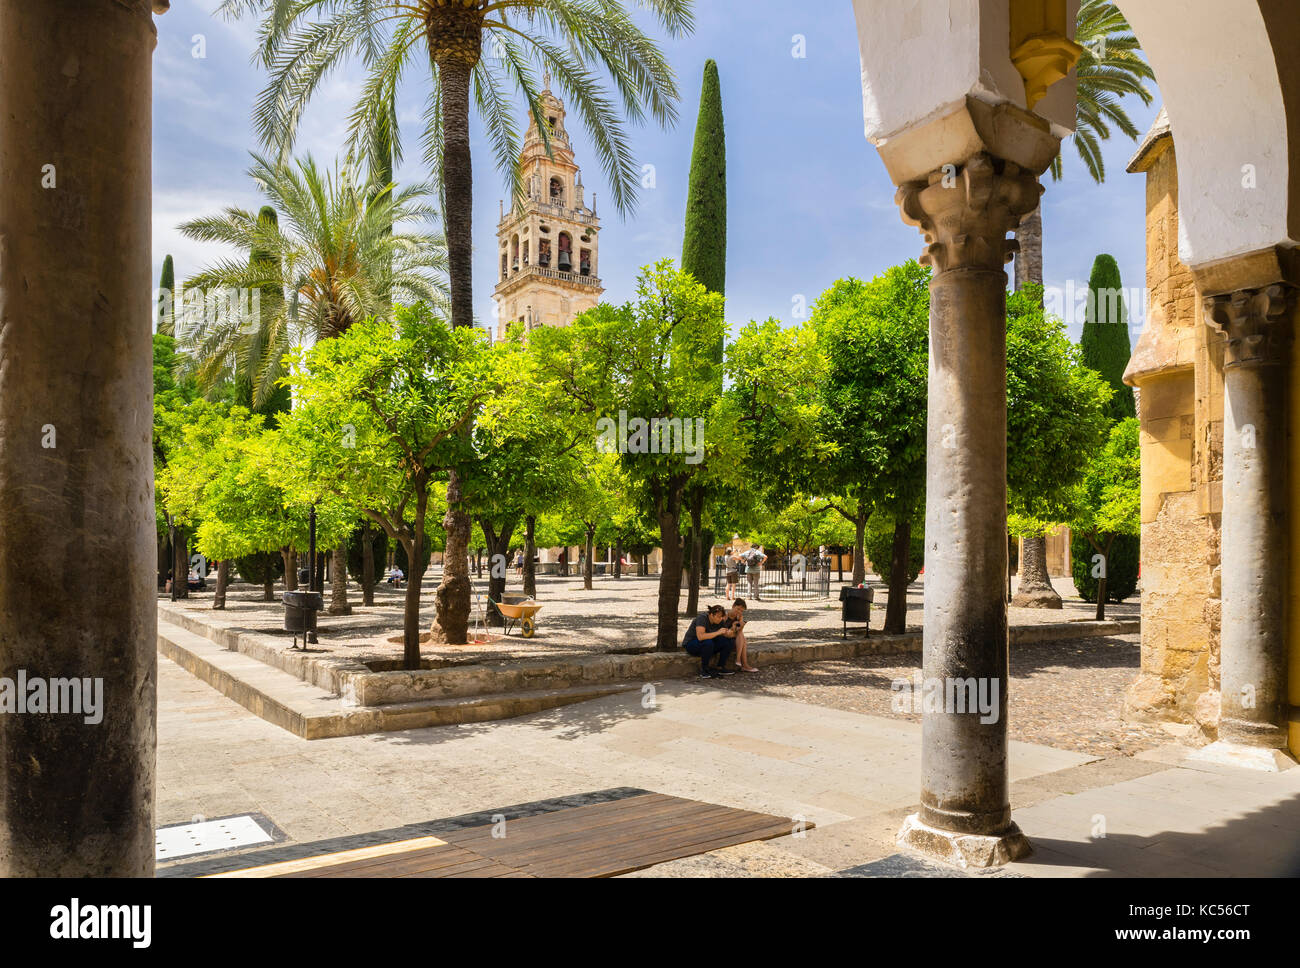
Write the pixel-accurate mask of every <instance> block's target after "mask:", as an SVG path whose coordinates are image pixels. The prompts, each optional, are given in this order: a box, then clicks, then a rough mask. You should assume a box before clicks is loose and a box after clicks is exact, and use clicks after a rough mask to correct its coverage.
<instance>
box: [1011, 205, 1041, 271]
mask: <svg viewBox="0 0 1300 968" xmlns="http://www.w3.org/2000/svg"><path fill="white" fill-rule="evenodd" d="M1016 241H1017V242H1019V243H1020V251H1019V253H1018V254H1017V255H1016V267H1015V272H1016V291H1017V292H1019V291H1020V290H1021V289H1023V288H1024V287H1025V284H1026V283H1031V282H1032V283H1037V284H1038V285H1040V286H1041V285H1042V284H1043V208H1042V205H1041V204H1040V205H1039V206H1038V208H1035V209H1034V210H1033V211H1032V212H1030V213H1029V214H1028V215H1026V216H1025V217H1024V218H1022V219H1021V220H1020V226H1019V227H1018V228H1017V229H1016Z"/></svg>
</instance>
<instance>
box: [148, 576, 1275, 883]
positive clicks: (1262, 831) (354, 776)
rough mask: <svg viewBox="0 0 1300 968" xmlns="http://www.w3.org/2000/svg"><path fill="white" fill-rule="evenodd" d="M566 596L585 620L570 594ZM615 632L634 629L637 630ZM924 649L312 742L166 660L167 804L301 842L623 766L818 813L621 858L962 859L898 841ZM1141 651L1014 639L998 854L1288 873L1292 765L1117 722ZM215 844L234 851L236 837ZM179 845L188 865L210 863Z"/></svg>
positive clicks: (714, 865)
mask: <svg viewBox="0 0 1300 968" xmlns="http://www.w3.org/2000/svg"><path fill="white" fill-rule="evenodd" d="M557 581H563V580H562V579H559V580H557ZM643 581H644V580H643ZM570 583H571V584H572V582H570ZM629 584H634V583H629ZM645 584H646V585H648V586H650V587H652V586H653V583H652V582H646V583H645ZM914 587H916V586H914ZM618 592H619V594H617V595H615V594H613V592H612V590H609V591H607V590H606V589H605V588H603V587H600V586H598V589H597V590H596V591H594V592H591V593H585V594H586V595H588V596H591V597H590V598H587V599H586V604H588V605H590V604H595V602H596V600H597V599H598V598H600V597H604V596H608V597H609V598H610V600H611V603H610V604H609V608H610V609H611V610H614V611H617V612H619V614H622V613H623V610H625V609H627V607H628V606H627V603H626V601H625V600H623V598H622V597H621V596H622V594H623V589H621V588H620V589H619V590H618ZM557 597H558V596H557ZM566 597H568V596H566ZM575 597H580V596H575ZM702 600H703V601H709V600H711V598H710V597H706V598H704V599H702ZM620 603H621V604H620ZM193 604H194V605H195V606H196V607H202V606H203V605H204V604H205V603H203V602H202V601H201V600H196V601H195V602H194V603H193ZM569 607H571V608H572V611H571V612H569V613H568V614H570V615H571V616H572V618H573V621H574V622H575V623H577V622H578V621H579V620H580V615H581V610H580V609H579V608H577V607H576V606H569ZM805 607H806V606H801V607H800V608H805ZM769 609H770V610H769ZM589 611H590V610H589ZM597 611H599V610H597ZM785 611H787V608H786V607H779V606H770V607H769V606H764V607H763V608H762V610H761V611H760V610H759V609H758V608H756V610H755V614H754V623H755V624H754V631H755V633H757V632H758V631H759V629H760V628H762V627H764V626H763V625H760V623H764V624H766V623H768V622H770V623H771V625H770V626H767V628H768V629H770V630H771V631H770V632H768V634H772V635H784V634H786V633H784V632H782V631H780V629H779V623H780V622H782V621H786V619H783V618H782V617H781V613H783V612H785ZM814 611H816V610H815V609H814ZM823 611H825V610H823ZM1017 611H1019V610H1017ZM553 614H554V615H557V616H560V617H562V616H563V615H564V614H565V607H563V606H561V607H557V608H556V609H554V611H553ZM1038 614H1042V613H1038ZM1067 614H1068V613H1067ZM832 617H833V618H835V619H837V618H838V615H837V613H835V614H834V615H832ZM918 617H919V616H918ZM790 620H791V621H793V619H790ZM805 620H806V619H805ZM1049 620H1054V621H1061V620H1062V614H1061V613H1060V612H1055V613H1052V615H1051V617H1050V619H1049ZM588 621H590V620H588ZM633 621H635V622H637V623H640V624H642V625H644V624H645V619H644V618H637V617H636V616H634V615H633V616H629V617H628V622H629V623H631V622H633ZM877 621H879V619H877ZM596 624H600V623H596ZM832 624H834V623H832ZM564 627H565V625H564V624H563V623H562V622H560V621H556V622H555V623H554V626H553V628H554V629H556V630H558V629H560V628H564ZM574 627H575V628H576V627H578V626H577V625H575V626H574ZM623 631H624V633H625V634H626V635H628V636H630V637H632V639H633V640H634V641H636V640H639V636H640V635H642V634H644V632H638V631H637V630H636V629H634V628H630V627H629V628H625V629H624V630H623ZM765 631H766V629H765ZM820 634H822V635H823V636H824V635H825V631H824V630H823V631H822V632H821V633H820ZM539 638H540V634H539ZM614 641H618V640H617V639H615V640H614ZM611 644H612V643H611ZM916 659H917V657H915V656H911V655H902V656H864V657H861V658H858V659H854V660H847V661H842V662H841V661H827V662H816V663H807V664H803V665H800V666H791V667H780V668H771V669H765V670H764V672H763V673H761V674H759V675H756V676H753V677H741V676H733V677H731V678H729V679H727V680H722V681H719V682H717V683H708V684H696V683H694V682H679V681H669V682H662V683H656V684H654V686H653V687H652V690H651V691H650V692H649V693H647V692H646V691H638V692H632V693H625V694H621V695H614V696H608V697H605V698H603V699H598V700H594V701H591V702H584V703H580V704H577V705H572V706H566V707H562V708H559V709H554V710H550V711H548V712H543V713H537V714H534V715H530V716H525V717H520V718H517V719H512V720H508V721H504V722H493V723H482V724H474V725H463V726H447V727H439V728H429V729H412V730H405V731H402V732H399V733H380V734H371V735H366V736H354V737H342V738H338V739H323V740H315V741H310V742H309V741H305V740H302V739H299V738H297V737H295V736H293V735H291V734H289V733H287V732H285V731H284V730H282V729H280V728H278V727H276V726H273V725H271V724H270V723H267V722H265V721H263V720H261V719H259V718H258V717H257V716H255V715H254V714H252V713H250V712H248V711H247V710H245V709H244V708H242V707H241V706H239V705H238V704H236V703H235V702H233V701H231V700H229V699H226V698H225V697H224V696H222V695H220V694H219V693H217V692H216V691H214V690H212V689H211V688H209V687H208V686H206V685H204V684H203V683H201V682H199V681H198V680H196V679H194V678H192V677H191V676H190V675H189V674H188V673H186V672H185V671H183V670H182V669H181V668H180V667H179V666H177V665H175V664H173V663H171V662H170V661H168V660H166V659H163V658H160V660H159V722H158V736H159V748H158V791H157V816H156V823H157V824H158V826H160V827H161V826H167V825H172V824H180V823H188V822H191V821H193V820H195V819H196V818H216V817H227V816H231V815H237V814H244V813H250V812H251V813H260V814H262V815H264V816H265V817H266V818H268V819H269V820H270V821H271V822H273V823H274V824H275V825H276V826H277V827H278V828H279V829H280V830H281V831H282V832H283V834H284V835H285V836H286V837H287V839H288V841H289V842H292V843H299V844H302V843H308V842H315V841H322V840H331V839H334V840H336V841H337V839H339V838H342V839H343V841H344V842H346V839H347V838H350V837H358V836H362V835H366V834H371V835H373V834H374V832H376V831H383V830H388V829H392V828H401V827H403V826H405V825H410V824H423V823H427V822H429V821H433V820H437V819H438V818H454V817H459V816H462V815H466V814H476V813H483V812H487V813H491V812H492V811H494V810H496V809H498V808H509V806H510V805H516V804H528V803H532V802H536V801H548V800H553V799H555V798H575V797H576V798H581V797H584V796H593V795H598V794H599V791H608V790H610V789H612V788H627V787H633V788H638V789H643V790H649V791H653V792H655V793H658V794H664V795H668V796H674V797H681V798H685V799H690V800H701V801H706V802H708V803H713V804H719V805H722V806H727V807H733V808H736V809H741V810H749V811H756V812H759V813H765V814H772V815H776V816H780V817H791V818H795V819H796V820H799V819H803V820H807V821H809V822H810V823H812V824H815V826H814V827H812V828H811V829H808V830H806V831H801V832H798V833H796V834H795V835H794V836H787V837H781V838H778V839H776V840H771V841H766V842H761V843H748V844H741V845H739V846H734V847H727V848H724V849H721V850H714V851H709V852H707V853H704V854H700V855H698V856H694V857H687V858H684V859H681V860H674V861H670V862H668V863H664V864H659V865H656V866H653V867H650V868H647V869H645V870H642V871H638V872H636V873H635V874H632V875H628V876H799V875H812V876H824V875H833V874H839V875H842V876H880V875H886V874H893V875H897V874H906V875H922V876H930V875H942V874H957V873H959V872H956V871H955V870H952V869H948V868H943V867H939V866H937V865H933V864H930V863H928V862H925V861H921V860H919V859H918V858H915V857H913V856H911V855H908V854H906V853H905V852H901V851H900V850H899V848H897V847H896V846H895V845H894V841H893V838H894V834H895V833H896V832H897V830H898V828H899V826H900V825H901V823H902V820H903V818H904V817H905V816H906V815H907V814H908V813H911V812H913V811H914V810H915V809H916V797H917V794H918V792H919V788H920V749H921V745H920V724H919V721H918V720H919V717H917V716H914V715H912V714H899V713H895V712H893V711H892V710H891V709H890V697H891V691H890V688H889V686H890V683H891V681H892V680H893V679H894V678H896V677H906V676H909V675H910V674H911V672H912V671H913V669H914V668H915V662H916ZM1137 662H1138V647H1137V639H1136V636H1129V635H1123V636H1115V637H1109V638H1098V639H1076V640H1073V641H1069V642H1061V643H1040V644H1036V645H1033V646H1025V647H1023V648H1013V650H1012V683H1011V694H1010V711H1009V719H1010V729H1011V736H1012V745H1011V780H1012V786H1011V800H1012V807H1013V810H1014V812H1015V817H1016V820H1017V822H1018V823H1019V824H1020V826H1021V827H1022V829H1023V830H1024V831H1025V833H1026V834H1027V836H1028V837H1029V838H1030V840H1031V842H1032V843H1033V844H1034V846H1035V853H1034V855H1033V856H1032V857H1031V858H1029V859H1028V860H1027V861H1024V862H1021V863H1018V864H1013V865H1010V866H1009V867H1008V868H1005V869H1003V870H1002V871H1000V872H997V874H996V875H995V876H1007V875H1017V874H1018V875H1028V876H1038V875H1049V876H1053V875H1072V876H1117V875H1134V876H1184V875H1205V876H1230V875H1236V876H1240V875H1249V874H1257V875H1270V874H1281V873H1284V872H1294V870H1295V869H1296V866H1297V861H1298V860H1300V859H1298V858H1295V857H1291V856H1289V855H1288V852H1287V850H1286V849H1284V847H1283V846H1282V845H1289V844H1295V843H1296V842H1297V841H1300V770H1291V771H1288V772H1285V773H1281V774H1257V773H1253V772H1249V771H1243V770H1238V769H1233V768H1228V767H1218V766H1211V765H1207V764H1200V763H1196V762H1194V761H1193V762H1188V761H1187V760H1186V755H1187V753H1188V752H1190V749H1189V748H1188V747H1186V746H1179V745H1177V744H1174V743H1172V742H1171V737H1170V735H1169V734H1168V733H1165V732H1164V731H1163V730H1161V729H1159V728H1156V727H1145V726H1139V725H1134V724H1125V723H1123V722H1121V721H1120V720H1119V718H1118V709H1119V701H1120V697H1121V695H1122V691H1123V688H1124V687H1125V686H1126V685H1127V683H1128V682H1129V681H1131V679H1132V677H1133V676H1134V675H1135V674H1136V671H1137ZM218 862H224V863H226V864H227V865H229V863H230V855H220V856H219V857H218V858H217V860H216V861H213V862H212V863H218ZM177 863H180V864H182V865H183V866H184V869H185V871H186V872H187V873H196V872H202V871H203V865H204V863H205V862H204V861H203V860H202V859H201V858H200V860H199V861H197V862H194V864H189V865H185V862H184V861H179V862H177ZM195 864H197V867H195ZM214 869H216V868H214ZM167 870H168V865H166V864H164V865H162V866H161V867H160V873H166V871H167ZM178 871H179V869H178Z"/></svg>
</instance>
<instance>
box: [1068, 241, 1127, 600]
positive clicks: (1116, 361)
mask: <svg viewBox="0 0 1300 968" xmlns="http://www.w3.org/2000/svg"><path fill="white" fill-rule="evenodd" d="M1123 292H1124V290H1123V283H1122V282H1121V281H1120V274H1119V265H1118V263H1116V262H1115V259H1114V257H1113V256H1109V255H1104V254H1103V255H1099V256H1097V259H1096V261H1094V262H1093V264H1092V275H1091V276H1090V277H1089V279H1088V308H1087V315H1086V316H1085V318H1084V323H1083V336H1082V337H1081V339H1080V340H1079V345H1080V348H1081V349H1082V350H1083V362H1084V364H1085V365H1086V366H1089V367H1091V368H1092V369H1094V370H1096V371H1097V372H1098V373H1100V374H1101V376H1102V378H1103V379H1104V380H1105V381H1106V382H1107V383H1109V384H1110V385H1111V387H1112V388H1113V389H1114V391H1115V395H1114V396H1113V397H1111V400H1110V422H1111V425H1112V426H1114V425H1115V424H1116V423H1118V422H1119V421H1121V420H1123V419H1124V418H1125V417H1135V416H1137V406H1136V401H1135V400H1134V397H1133V388H1132V387H1130V386H1128V385H1126V384H1125V383H1124V370H1125V369H1127V367H1128V361H1129V357H1130V356H1131V355H1132V347H1131V345H1130V343H1129V337H1128V318H1127V316H1126V315H1125V309H1124V298H1123ZM1095 553H1096V552H1095V551H1094V549H1093V547H1092V545H1091V544H1089V543H1088V540H1087V539H1086V538H1084V537H1082V536H1075V537H1072V540H1071V542H1070V556H1071V558H1072V559H1073V561H1072V566H1073V567H1072V570H1073V572H1074V587H1075V588H1076V589H1077V590H1078V592H1079V597H1080V598H1082V599H1083V600H1084V601H1085V602H1095V601H1096V600H1097V588H1098V585H1099V582H1098V581H1097V579H1096V578H1094V577H1093V575H1092V572H1093V564H1092V558H1093V555H1094V554H1095ZM1141 554H1142V542H1141V539H1140V538H1139V537H1137V536H1136V535H1126V534H1121V535H1116V537H1115V542H1114V544H1113V545H1111V549H1110V558H1109V560H1108V561H1107V563H1106V566H1107V567H1106V600H1107V601H1109V602H1122V601H1124V599H1126V598H1128V597H1130V596H1131V595H1132V594H1133V593H1134V592H1135V591H1136V590H1137V583H1138V566H1139V562H1140V560H1141Z"/></svg>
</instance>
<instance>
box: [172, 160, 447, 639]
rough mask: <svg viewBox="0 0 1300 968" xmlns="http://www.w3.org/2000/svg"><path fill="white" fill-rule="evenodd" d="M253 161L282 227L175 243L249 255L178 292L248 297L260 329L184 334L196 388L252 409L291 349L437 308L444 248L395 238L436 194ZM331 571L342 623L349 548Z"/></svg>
mask: <svg viewBox="0 0 1300 968" xmlns="http://www.w3.org/2000/svg"><path fill="white" fill-rule="evenodd" d="M253 158H254V165H253V167H252V168H251V169H250V170H249V174H250V175H251V176H252V178H253V179H254V181H256V182H257V184H258V187H259V188H261V190H262V192H263V194H265V195H266V196H267V197H268V198H269V199H270V200H271V201H272V202H273V203H274V204H275V208H278V209H279V210H280V211H281V212H283V213H284V219H283V220H281V219H279V218H278V217H276V213H275V209H274V208H270V207H264V208H263V209H262V210H261V211H260V212H258V213H256V214H255V213H253V212H248V211H244V210H242V209H237V208H228V209H226V210H225V211H224V212H223V213H221V214H220V215H213V216H208V217H205V218H198V219H194V220H193V221H191V222H186V223H185V224H184V225H182V226H181V231H182V232H184V233H185V234H186V235H188V236H189V237H190V238H193V239H198V240H200V241H203V242H223V243H225V244H227V245H230V246H233V247H234V248H236V249H238V250H240V251H241V252H245V253H247V254H248V256H247V258H246V259H245V260H223V261H221V262H217V263H215V264H213V265H212V266H210V267H208V268H206V269H204V270H203V271H202V272H200V273H199V274H198V275H196V276H195V277H194V278H192V279H190V280H189V282H188V283H187V286H186V288H187V289H191V290H197V291H201V292H205V293H212V292H214V291H216V292H226V293H229V292H232V291H233V292H235V293H254V292H256V293H257V294H258V298H259V300H260V302H261V305H260V306H259V313H258V316H257V318H255V319H250V318H248V315H247V313H246V312H213V313H205V318H204V319H203V320H202V321H200V322H198V323H196V325H194V326H193V328H192V331H191V330H190V329H189V328H188V327H187V343H188V344H189V345H190V346H191V347H192V349H193V356H194V359H195V361H196V366H197V374H196V375H197V377H198V381H199V383H200V384H201V385H202V386H204V387H205V388H207V389H213V388H214V387H215V385H216V384H218V383H221V382H225V381H227V380H230V379H231V378H232V377H233V378H235V380H236V382H237V383H238V384H239V385H240V386H243V385H244V384H250V385H251V386H250V387H249V390H248V392H249V395H250V397H251V401H252V403H253V405H254V406H255V407H257V408H259V409H260V408H261V406H262V405H263V404H264V403H266V402H267V401H268V399H269V398H270V397H271V394H273V393H274V392H276V389H277V386H278V382H277V381H278V380H279V379H280V377H281V376H283V375H284V365H283V362H282V361H283V359H284V355H285V353H286V352H287V351H288V349H289V348H290V347H291V346H292V345H294V344H295V343H300V342H304V341H315V340H320V339H329V338H331V337H334V336H338V335H340V334H342V333H344V332H346V331H347V329H348V327H350V326H351V325H352V324H353V323H355V322H359V321H360V320H363V319H365V318H366V317H367V316H371V315H387V314H388V313H389V312H390V311H391V308H392V301H391V300H392V298H393V297H396V298H398V299H399V300H403V301H411V302H414V301H420V300H423V301H424V302H427V303H430V304H431V305H433V306H435V307H445V304H446V298H447V297H446V292H445V288H444V284H443V281H442V277H443V275H444V274H445V272H446V247H445V244H444V243H443V240H442V238H441V237H440V236H437V235H434V234H430V233H427V232H423V231H406V232H399V231H395V229H396V228H398V227H401V226H402V225H404V224H406V223H410V222H426V221H430V220H431V219H432V217H433V214H434V213H433V210H432V209H431V208H430V207H429V206H428V205H427V204H426V203H425V201H424V200H425V199H426V198H427V197H428V196H429V195H431V194H432V188H431V187H430V186H428V185H411V186H407V187H405V188H402V189H401V190H396V188H395V186H393V185H391V184H383V185H379V184H376V183H374V182H373V181H366V182H359V181H358V180H357V179H356V178H355V177H354V175H353V173H352V170H351V168H349V167H346V166H345V167H344V168H343V169H342V170H336V171H334V172H332V173H331V172H324V171H322V170H321V169H320V168H318V167H317V165H316V163H315V162H314V161H313V160H312V159H311V158H310V157H308V158H306V159H305V160H303V161H299V162H297V163H295V164H292V165H289V164H276V165H273V164H271V163H270V162H269V161H267V160H266V159H265V158H261V157H258V156H257V155H254V156H253ZM286 292H287V293H289V296H288V298H285V295H284V294H285V293H286ZM240 302H241V303H243V302H244V300H243V299H242V298H241V299H240ZM312 567H313V568H314V567H315V562H312ZM331 568H332V571H333V583H332V584H333V588H332V593H331V599H330V606H329V611H330V613H331V614H334V615H346V614H347V613H349V612H350V611H351V607H350V606H349V604H348V600H347V546H346V544H342V545H340V546H339V547H337V548H335V549H334V551H333V561H332V564H331Z"/></svg>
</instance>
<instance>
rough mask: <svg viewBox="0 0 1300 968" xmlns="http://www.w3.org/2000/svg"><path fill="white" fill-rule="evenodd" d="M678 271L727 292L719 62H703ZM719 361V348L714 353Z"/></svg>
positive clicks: (724, 143)
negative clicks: (680, 263)
mask: <svg viewBox="0 0 1300 968" xmlns="http://www.w3.org/2000/svg"><path fill="white" fill-rule="evenodd" d="M682 271H683V272H689V273H690V274H691V275H693V276H694V277H695V278H696V280H697V281H699V282H700V283H701V284H702V285H703V286H704V287H705V288H706V289H708V290H710V291H711V292H720V293H726V291H727V134H726V129H725V127H724V124H723V119H722V91H721V88H720V85H719V82H718V65H717V63H716V62H714V61H713V60H711V59H710V60H708V61H706V62H705V64H704V86H703V89H702V90H701V91H700V114H699V120H698V121H697V122H696V127H695V146H694V148H693V149H692V152H691V176H690V185H689V187H688V189H687V194H686V234H685V237H684V239H683V242H682ZM718 359H719V361H721V353H719V355H718Z"/></svg>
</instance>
